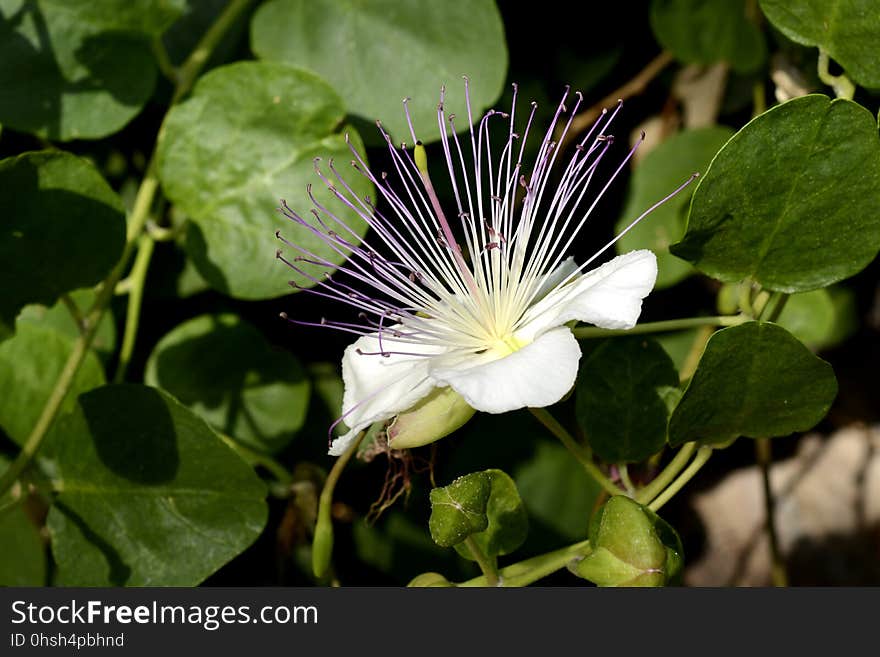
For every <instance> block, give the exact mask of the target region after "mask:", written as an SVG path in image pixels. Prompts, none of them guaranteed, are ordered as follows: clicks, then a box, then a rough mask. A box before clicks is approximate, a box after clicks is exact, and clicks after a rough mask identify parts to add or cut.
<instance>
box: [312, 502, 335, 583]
mask: <svg viewBox="0 0 880 657" xmlns="http://www.w3.org/2000/svg"><path fill="white" fill-rule="evenodd" d="M332 555H333V519H332V518H331V516H330V505H329V504H324V505H321V507H320V508H319V509H318V521H317V523H316V524H315V536H314V539H313V540H312V572H313V573H314V575H315V577H316V578H318V579H322V578H323V577H324V576H325V575H326V574H327V571H328V570H330V558H331V556H332Z"/></svg>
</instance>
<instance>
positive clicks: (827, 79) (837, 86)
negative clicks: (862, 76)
mask: <svg viewBox="0 0 880 657" xmlns="http://www.w3.org/2000/svg"><path fill="white" fill-rule="evenodd" d="M829 61H830V60H829V58H828V53H827V52H826V51H825V50H823V49H822V48H819V61H818V63H817V64H818V66H817V68H818V73H819V79H820V80H822V82H823V83H825V84H827V85H828V86H829V87H831V88H832V89H834V95H835V96H837V97H838V98H846V99H847V100H852V99H853V96H855V95H856V86H855V85H854V84H853V83H852V81H851V80H850V79H849V78H848V77H846V76H845V75H843V74H841V75H831V73H830V72H829V70H828V64H829Z"/></svg>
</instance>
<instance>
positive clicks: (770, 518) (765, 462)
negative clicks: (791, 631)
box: [755, 438, 788, 586]
mask: <svg viewBox="0 0 880 657" xmlns="http://www.w3.org/2000/svg"><path fill="white" fill-rule="evenodd" d="M755 456H756V457H757V461H758V465H760V466H761V481H762V483H763V487H764V512H765V514H766V516H767V517H766V520H765V522H766V528H767V538H768V540H769V541H770V564H771V565H770V577H771V579H772V581H773V586H788V573H787V572H786V570H785V560H784V559H783V557H782V551H781V550H780V549H779V533H778V532H777V531H776V513H775V510H776V499H775V497H774V496H773V487H772V486H771V485H770V466H771V465H772V464H773V454H772V452H771V450H770V440H769V439H768V438H758V439H757V440H756V441H755Z"/></svg>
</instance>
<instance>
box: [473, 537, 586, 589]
mask: <svg viewBox="0 0 880 657" xmlns="http://www.w3.org/2000/svg"><path fill="white" fill-rule="evenodd" d="M590 551H591V550H590V542H589V541H581V542H580V543H575V544H574V545H569V546H568V547H564V548H561V549H559V550H554V551H553V552H548V553H547V554H542V555H540V556H537V557H532V558H531V559H526V560H525V561H520V562H519V563H515V564H512V565H510V566H507V567H505V568H502V569H501V570H499V571H498V576H499V579H500V582H501V586H504V587H517V586H528V585H529V584H531V583H532V582H536V581H538V580H539V579H541V578H543V577H546V576H547V575H550V574H551V573H555V572H556V571H557V570H560V569H562V568H565V567H566V566H567V565H568V564H569V563H570V562H571V561H572V560H573V559H577V558H578V557H585V556H587V555H588V554H589V553H590ZM458 586H463V587H471V586H488V582H487V581H486V577H485V575H481V576H480V577H475V578H474V579H469V580H468V581H466V582H462V583H461V584H458Z"/></svg>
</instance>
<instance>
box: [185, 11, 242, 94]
mask: <svg viewBox="0 0 880 657" xmlns="http://www.w3.org/2000/svg"><path fill="white" fill-rule="evenodd" d="M252 2H253V0H231V2H230V3H229V4H228V5H226V8H225V9H224V10H223V12H222V13H221V14H220V15H219V16H218V17H217V20H215V21H214V24H213V25H211V27H209V28H208V31H207V32H205V34H204V35H203V36H202V38H201V40H200V41H199V42H198V44H196V47H195V49H194V50H193V51H192V53H190V55H189V57H187V58H186V61H185V62H183V64H181V65H180V68H179V69H177V85H176V86H175V88H174V95H173V96H172V97H171V104H172V105H174V104H175V103H176V102H177V101H179V100H180V99H181V98H182V97H183V96H185V95H186V94H187V93H189V90H190V88H192V85H193V83H194V82H195V80H196V78H197V77H198V75H199V73H201V71H202V68H203V67H204V66H205V64H207V63H208V58H209V57H210V56H211V53H212V52H214V48H216V47H217V44H218V43H219V42H220V39H222V38H223V35H224V34H226V31H227V30H228V29H229V28H230V27H232V24H233V23H234V22H235V20H236V19H237V18H238V16H239V14H241V13H242V12H243V11H244V10H245V9H247V7H248V5H250V4H251V3H252Z"/></svg>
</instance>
